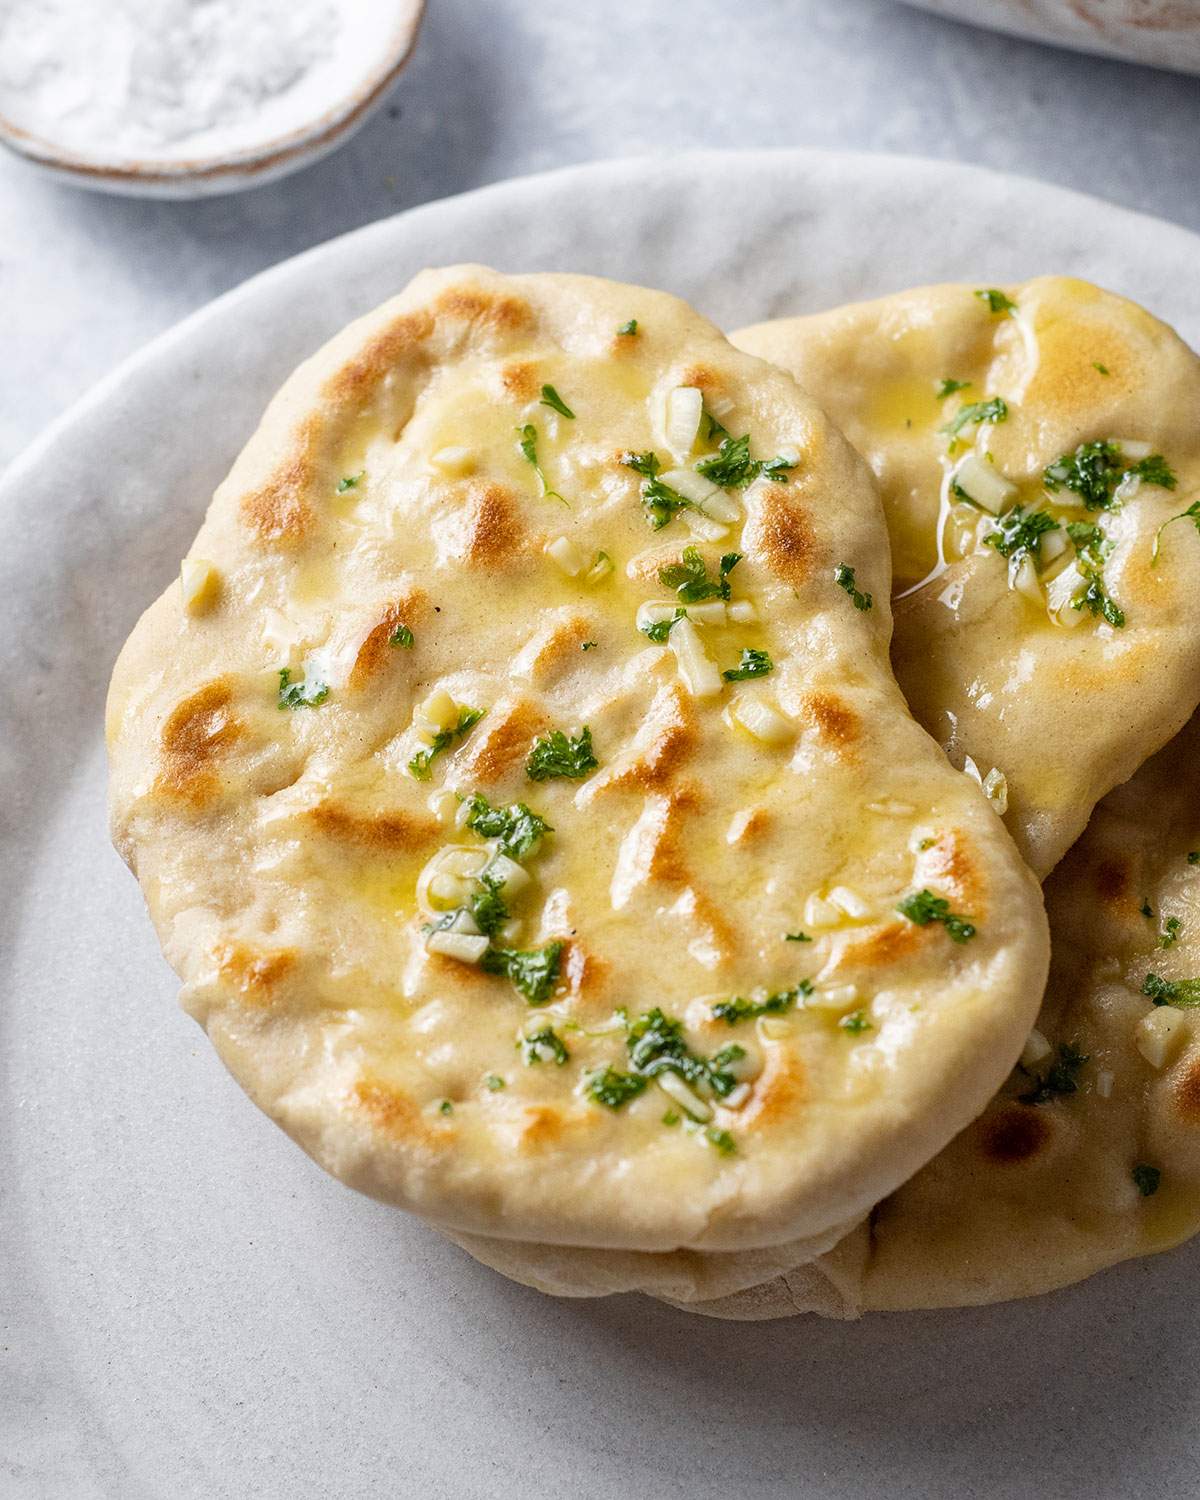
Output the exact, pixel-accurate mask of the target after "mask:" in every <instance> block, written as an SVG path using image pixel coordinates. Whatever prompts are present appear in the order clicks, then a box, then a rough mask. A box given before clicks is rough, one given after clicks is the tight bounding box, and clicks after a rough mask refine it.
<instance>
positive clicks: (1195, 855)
mask: <svg viewBox="0 0 1200 1500" xmlns="http://www.w3.org/2000/svg"><path fill="white" fill-rule="evenodd" d="M1187 861H1188V864H1189V865H1200V849H1189V850H1188V857H1187Z"/></svg>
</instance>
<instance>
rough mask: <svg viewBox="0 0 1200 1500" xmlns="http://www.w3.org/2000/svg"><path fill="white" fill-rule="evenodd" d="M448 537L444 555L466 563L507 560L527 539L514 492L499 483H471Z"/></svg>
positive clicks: (497, 563)
mask: <svg viewBox="0 0 1200 1500" xmlns="http://www.w3.org/2000/svg"><path fill="white" fill-rule="evenodd" d="M448 540H449V543H450V545H449V548H448V555H449V556H450V557H452V558H454V559H455V560H456V561H458V562H463V563H466V564H467V566H468V567H473V568H495V567H500V566H502V565H503V564H505V563H508V562H511V561H512V559H513V558H514V557H515V556H516V555H517V554H518V553H519V552H521V551H523V550H524V548H525V546H526V543H527V540H528V538H527V535H526V532H525V527H524V524H523V522H522V520H521V512H520V509H519V507H518V503H517V497H516V495H515V494H514V493H513V491H512V490H510V489H508V488H507V487H506V486H505V485H502V484H472V485H471V486H470V488H469V490H468V494H467V502H466V505H465V506H464V507H463V509H462V511H461V512H460V513H459V515H458V516H457V517H456V518H455V520H454V525H453V527H452V529H451V531H450V533H449V535H448Z"/></svg>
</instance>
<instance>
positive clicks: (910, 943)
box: [841, 922, 934, 969]
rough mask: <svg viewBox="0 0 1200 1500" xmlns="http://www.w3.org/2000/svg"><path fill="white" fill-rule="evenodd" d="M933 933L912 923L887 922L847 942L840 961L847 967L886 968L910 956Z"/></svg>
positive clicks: (927, 940) (929, 929) (927, 928)
mask: <svg viewBox="0 0 1200 1500" xmlns="http://www.w3.org/2000/svg"><path fill="white" fill-rule="evenodd" d="M933 936H934V933H933V929H932V928H930V927H918V926H917V925H916V923H915V922H893V923H889V924H888V926H886V927H879V928H877V929H876V930H875V931H874V932H870V933H867V934H866V935H865V936H864V937H861V938H858V939H856V940H855V941H853V942H849V943H847V944H846V946H845V947H844V948H843V949H842V956H841V962H842V964H843V965H844V966H845V967H847V968H863V969H886V968H887V967H888V966H889V965H891V964H898V963H900V962H901V961H902V960H903V959H906V958H909V957H911V956H912V954H914V953H916V952H917V951H918V949H920V948H923V947H925V946H926V944H927V943H929V942H930V940H931V939H932V938H933Z"/></svg>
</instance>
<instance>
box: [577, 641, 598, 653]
mask: <svg viewBox="0 0 1200 1500" xmlns="http://www.w3.org/2000/svg"><path fill="white" fill-rule="evenodd" d="M599 644H600V642H599V641H584V642H583V643H582V644H581V645H580V647H579V649H580V650H581V651H594V650H595V649H596V647H597V646H598V645H599Z"/></svg>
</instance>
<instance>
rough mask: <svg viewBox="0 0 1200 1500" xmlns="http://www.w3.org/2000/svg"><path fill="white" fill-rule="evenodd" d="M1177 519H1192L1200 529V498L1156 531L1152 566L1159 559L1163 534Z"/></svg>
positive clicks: (1151, 560) (1171, 487) (1152, 551)
mask: <svg viewBox="0 0 1200 1500" xmlns="http://www.w3.org/2000/svg"><path fill="white" fill-rule="evenodd" d="M1167 488H1168V489H1174V485H1168V486H1167ZM1176 521H1191V523H1192V524H1193V526H1195V528H1196V530H1197V531H1200V500H1193V501H1192V503H1191V504H1190V505H1189V506H1188V508H1187V510H1181V511H1180V512H1179V514H1178V515H1177V516H1172V517H1171V518H1170V519H1169V520H1167V521H1164V522H1163V523H1162V525H1161V526H1160V527H1159V528H1158V530H1157V531H1156V532H1155V533H1154V546H1153V547H1151V549H1150V566H1151V567H1153V566H1154V565H1155V563H1156V562H1157V561H1158V549H1159V546H1160V544H1161V542H1162V534H1163V532H1164V531H1166V529H1167V527H1168V526H1173V525H1174V524H1175V522H1176Z"/></svg>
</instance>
